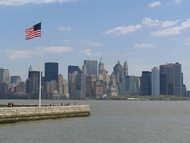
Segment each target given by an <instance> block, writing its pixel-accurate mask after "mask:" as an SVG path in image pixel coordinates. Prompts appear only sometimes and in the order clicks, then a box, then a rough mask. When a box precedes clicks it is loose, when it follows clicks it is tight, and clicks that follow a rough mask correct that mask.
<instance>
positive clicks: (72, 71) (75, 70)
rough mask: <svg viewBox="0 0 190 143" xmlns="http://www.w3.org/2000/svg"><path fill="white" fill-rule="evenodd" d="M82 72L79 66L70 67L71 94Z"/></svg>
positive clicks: (69, 86) (69, 83)
mask: <svg viewBox="0 0 190 143" xmlns="http://www.w3.org/2000/svg"><path fill="white" fill-rule="evenodd" d="M79 71H80V68H79V66H71V65H69V66H68V88H69V93H70V91H71V90H72V88H73V87H72V86H73V84H74V81H75V78H76V76H77V74H78V72H79Z"/></svg>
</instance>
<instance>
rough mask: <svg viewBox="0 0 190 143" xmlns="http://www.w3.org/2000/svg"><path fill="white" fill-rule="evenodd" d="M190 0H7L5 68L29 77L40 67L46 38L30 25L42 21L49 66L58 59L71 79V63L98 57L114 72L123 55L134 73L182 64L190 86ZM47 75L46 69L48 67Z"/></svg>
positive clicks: (0, 43) (0, 40) (2, 40)
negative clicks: (31, 32) (34, 34)
mask: <svg viewBox="0 0 190 143" xmlns="http://www.w3.org/2000/svg"><path fill="white" fill-rule="evenodd" d="M189 4H190V1H188V0H160V1H156V0H155V1H154V0H147V1H139V0H134V1H130V0H120V1H116V0H104V1H101V0H96V1H89V0H61V1H60V0H52V1H49V0H39V1H38V2H36V1H35V0H34V1H29V0H28V1H27V0H17V1H14V0H1V1H0V15H1V27H0V33H1V34H0V47H1V48H0V53H1V56H0V58H1V59H0V60H1V64H0V67H6V68H8V69H9V72H10V75H19V76H21V78H22V80H23V81H25V80H26V79H27V74H28V69H29V66H30V65H31V66H32V68H33V70H35V71H38V70H39V63H40V62H39V60H40V57H39V53H40V50H39V47H40V38H35V39H32V40H29V41H26V40H25V30H26V29H27V28H29V27H31V26H33V25H35V24H37V23H38V22H40V20H42V48H43V66H44V63H45V62H58V63H59V73H60V74H62V75H63V76H64V78H65V79H67V71H68V66H69V65H76V66H79V67H80V68H81V66H82V64H83V61H84V60H97V61H100V59H101V57H102V62H103V63H104V65H105V69H106V70H107V71H108V73H109V74H111V72H112V71H113V67H114V65H115V64H116V63H117V61H118V60H119V61H120V62H121V63H124V62H125V61H127V62H128V67H129V75H135V76H141V74H142V71H151V69H152V68H153V67H159V65H161V64H165V63H175V62H179V63H181V64H182V72H183V74H184V83H185V84H186V86H187V89H189V88H190V80H189V79H190V68H189V63H190V59H189V54H188V53H189V52H190V34H189V33H190V16H188V14H187V13H188V12H189V11H190V10H189V8H188V5H189ZM42 69H43V74H44V67H43V68H42Z"/></svg>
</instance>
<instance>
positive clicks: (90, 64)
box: [84, 60, 98, 77]
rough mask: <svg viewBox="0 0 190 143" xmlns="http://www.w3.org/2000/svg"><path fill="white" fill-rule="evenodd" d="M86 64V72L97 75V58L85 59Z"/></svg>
mask: <svg viewBox="0 0 190 143" xmlns="http://www.w3.org/2000/svg"><path fill="white" fill-rule="evenodd" d="M84 65H86V74H87V75H88V76H89V75H92V74H93V75H95V76H96V77H97V75H98V74H97V71H98V70H97V69H98V68H97V66H98V62H97V61H95V60H84Z"/></svg>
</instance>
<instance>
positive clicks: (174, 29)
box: [151, 19, 190, 36]
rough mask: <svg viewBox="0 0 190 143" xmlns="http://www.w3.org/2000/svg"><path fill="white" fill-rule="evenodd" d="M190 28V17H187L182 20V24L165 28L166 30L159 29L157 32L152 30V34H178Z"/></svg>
mask: <svg viewBox="0 0 190 143" xmlns="http://www.w3.org/2000/svg"><path fill="white" fill-rule="evenodd" d="M188 28H190V19H187V20H186V21H185V22H182V23H181V25H180V26H176V27H172V28H168V29H164V30H158V31H155V32H152V33H151V35H154V36H167V35H177V34H180V33H181V31H183V30H186V29H188Z"/></svg>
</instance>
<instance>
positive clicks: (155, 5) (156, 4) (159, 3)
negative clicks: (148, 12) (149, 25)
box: [148, 1, 162, 8]
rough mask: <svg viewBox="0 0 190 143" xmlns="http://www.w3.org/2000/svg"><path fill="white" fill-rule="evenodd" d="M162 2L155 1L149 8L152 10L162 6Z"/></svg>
mask: <svg viewBox="0 0 190 143" xmlns="http://www.w3.org/2000/svg"><path fill="white" fill-rule="evenodd" d="M161 5H162V4H161V2H160V1H155V2H153V3H149V4H148V6H149V7H151V8H155V7H157V6H161Z"/></svg>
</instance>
